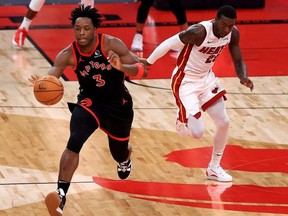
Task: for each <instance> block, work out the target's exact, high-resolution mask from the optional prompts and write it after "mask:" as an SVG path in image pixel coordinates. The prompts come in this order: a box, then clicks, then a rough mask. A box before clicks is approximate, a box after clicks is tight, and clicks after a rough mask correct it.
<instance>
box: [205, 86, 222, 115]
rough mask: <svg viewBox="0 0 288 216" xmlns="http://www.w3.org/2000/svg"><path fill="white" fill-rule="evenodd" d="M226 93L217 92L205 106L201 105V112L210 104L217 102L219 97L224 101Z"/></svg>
mask: <svg viewBox="0 0 288 216" xmlns="http://www.w3.org/2000/svg"><path fill="white" fill-rule="evenodd" d="M226 93H227V92H226V91H225V90H222V91H221V92H219V93H218V94H217V95H215V96H214V97H213V98H211V99H210V100H209V101H207V102H206V103H205V104H203V106H202V110H203V111H205V110H207V109H208V108H209V107H210V106H211V105H212V104H214V103H215V102H216V101H217V100H219V99H220V98H221V97H223V98H224V100H225V98H226V97H225V94H226Z"/></svg>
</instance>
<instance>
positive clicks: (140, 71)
mask: <svg viewBox="0 0 288 216" xmlns="http://www.w3.org/2000/svg"><path fill="white" fill-rule="evenodd" d="M134 65H135V66H137V68H138V72H137V74H136V75H135V76H134V77H135V78H142V77H143V75H144V66H143V64H142V63H140V62H137V63H135V64H134Z"/></svg>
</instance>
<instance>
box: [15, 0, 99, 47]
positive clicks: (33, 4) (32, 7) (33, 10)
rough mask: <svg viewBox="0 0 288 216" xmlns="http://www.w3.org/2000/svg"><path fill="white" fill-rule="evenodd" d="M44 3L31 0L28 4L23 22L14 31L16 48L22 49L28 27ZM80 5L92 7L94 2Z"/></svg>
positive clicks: (82, 2) (82, 0)
mask: <svg viewBox="0 0 288 216" xmlns="http://www.w3.org/2000/svg"><path fill="white" fill-rule="evenodd" d="M44 3H45V0H31V1H30V4H29V6H28V10H27V12H26V15H25V17H24V18H23V21H22V23H21V25H20V26H19V28H18V30H17V31H16V33H15V35H14V37H13V40H12V44H13V45H14V46H17V47H20V48H21V47H23V46H24V41H25V38H26V36H27V33H28V30H29V27H30V25H31V23H32V20H33V19H34V17H35V16H36V15H37V13H38V12H39V11H40V10H41V8H42V7H43V5H44ZM81 4H84V5H85V6H87V5H91V6H92V7H94V0H81Z"/></svg>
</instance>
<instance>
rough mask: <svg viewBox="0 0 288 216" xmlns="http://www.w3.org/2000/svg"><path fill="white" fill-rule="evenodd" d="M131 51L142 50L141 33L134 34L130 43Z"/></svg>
mask: <svg viewBox="0 0 288 216" xmlns="http://www.w3.org/2000/svg"><path fill="white" fill-rule="evenodd" d="M131 51H134V52H142V51H143V36H142V34H139V33H137V34H135V36H134V38H133V42H132V45H131Z"/></svg>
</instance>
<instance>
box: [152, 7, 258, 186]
mask: <svg viewBox="0 0 288 216" xmlns="http://www.w3.org/2000/svg"><path fill="white" fill-rule="evenodd" d="M235 22H236V10H235V9H234V8H233V7H231V6H228V5H225V6H222V7H221V8H220V9H219V10H218V12H217V16H216V18H215V19H213V20H208V21H203V22H200V23H198V24H195V25H192V26H190V27H189V28H188V29H187V30H186V31H182V32H180V33H179V34H177V35H174V36H172V37H170V38H168V39H167V40H165V41H164V42H162V43H161V44H160V45H159V46H158V47H157V48H156V49H155V50H154V51H153V53H152V54H151V55H150V56H149V57H148V59H147V60H146V63H147V65H151V64H153V63H154V62H155V61H156V60H157V59H159V58H160V57H162V56H164V55H165V54H166V53H167V52H168V51H169V50H170V49H171V48H174V49H175V48H180V49H181V52H180V53H179V56H178V58H177V64H176V67H175V69H174V71H173V74H172V78H171V87H172V91H173V95H174V97H175V100H176V104H177V107H178V116H177V122H176V130H177V132H178V133H179V134H180V135H188V136H191V137H193V138H197V139H198V138H201V137H202V135H203V132H204V126H203V120H202V118H201V111H206V112H207V113H208V115H209V116H210V117H211V118H212V120H213V121H214V123H215V126H216V132H215V136H214V139H213V140H214V141H213V142H214V143H213V152H212V156H211V161H210V163H209V164H208V168H207V171H206V176H207V179H211V180H216V181H223V182H230V181H232V176H231V175H229V174H228V173H226V172H225V171H224V170H223V169H222V167H221V166H220V162H221V158H222V155H223V152H224V149H225V146H226V143H227V138H228V127H229V118H228V116H227V113H226V107H225V104H224V100H225V93H226V91H225V90H224V89H222V88H221V87H220V86H219V83H218V78H216V77H215V75H214V73H213V70H212V66H213V65H214V63H215V60H216V58H217V57H218V56H219V55H220V53H221V52H222V50H223V49H224V47H225V46H226V45H227V46H228V48H229V51H230V54H231V57H232V60H233V63H234V66H235V71H236V74H237V76H238V78H239V79H240V83H241V84H242V85H244V86H246V87H248V88H250V90H251V91H252V90H253V88H254V85H253V82H252V81H251V80H250V79H249V78H248V75H247V71H246V65H245V63H244V61H243V58H242V53H241V50H240V47H239V31H238V29H237V28H236V27H235Z"/></svg>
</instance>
